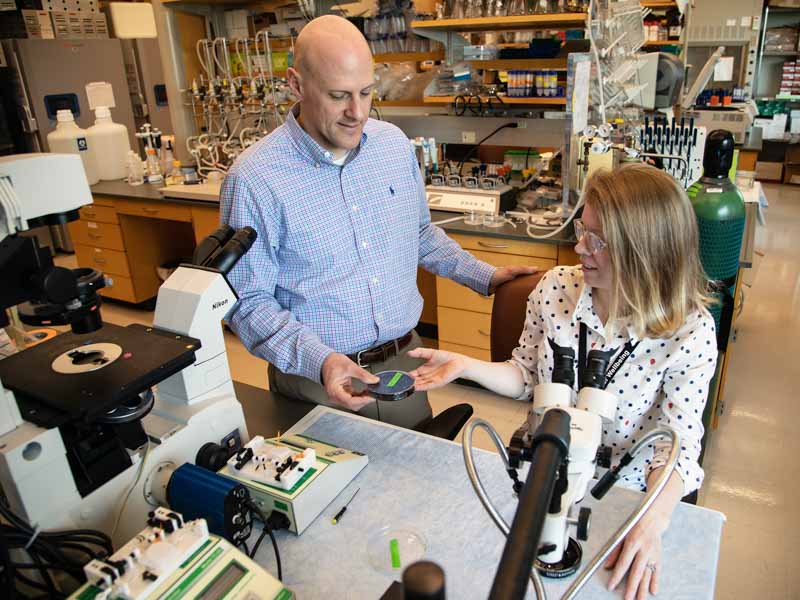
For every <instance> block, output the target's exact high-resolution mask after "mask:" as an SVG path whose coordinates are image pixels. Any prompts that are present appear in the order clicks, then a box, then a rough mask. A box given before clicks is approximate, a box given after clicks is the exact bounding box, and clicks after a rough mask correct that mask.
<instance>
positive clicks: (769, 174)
mask: <svg viewBox="0 0 800 600" xmlns="http://www.w3.org/2000/svg"><path fill="white" fill-rule="evenodd" d="M782 176H783V163H779V162H765V161H761V160H759V161H758V162H756V179H765V180H767V181H780V180H781V178H782Z"/></svg>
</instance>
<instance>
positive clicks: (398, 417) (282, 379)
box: [268, 331, 433, 429]
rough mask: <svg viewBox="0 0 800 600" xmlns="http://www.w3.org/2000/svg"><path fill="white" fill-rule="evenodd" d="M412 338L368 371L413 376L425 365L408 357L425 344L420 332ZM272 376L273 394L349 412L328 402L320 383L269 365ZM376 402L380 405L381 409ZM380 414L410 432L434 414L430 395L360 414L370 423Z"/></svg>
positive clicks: (372, 407) (359, 386) (414, 396)
mask: <svg viewBox="0 0 800 600" xmlns="http://www.w3.org/2000/svg"><path fill="white" fill-rule="evenodd" d="M412 334H413V335H412V338H411V341H410V342H409V343H408V344H407V345H406V346H405V347H404V348H401V350H400V354H398V355H397V356H393V357H392V358H390V359H389V360H386V361H383V362H379V363H373V364H371V365H369V366H367V367H366V370H367V371H370V372H371V373H380V372H381V371H405V372H409V371H413V370H414V369H416V368H417V367H418V366H419V365H421V364H422V363H423V362H424V361H422V360H420V359H418V358H411V357H410V356H408V355H407V354H406V353H407V352H408V351H409V350H412V349H414V348H419V347H420V346H422V342H421V341H420V339H419V336H418V335H417V332H416V331H414V332H412ZM268 375H269V389H270V390H272V391H273V392H277V393H279V394H282V395H283V396H287V397H289V398H294V399H298V400H305V401H307V402H314V403H316V404H324V405H325V406H331V407H333V408H338V409H339V410H347V409H345V408H344V407H342V406H339V405H337V404H334V403H333V402H332V401H331V400H330V399H329V398H328V394H327V393H326V392H325V388H324V387H323V386H322V385H320V384H319V383H317V382H316V381H312V380H311V379H307V378H305V377H301V376H299V375H287V374H286V373H282V372H281V371H279V370H278V369H276V368H275V367H274V366H272V365H269V370H268ZM353 386H354V388H355V389H356V390H360V389H363V387H364V386H363V384H361V382H360V381H354V382H353ZM376 402H378V403H379V404H380V405H379V406H377V407H376ZM379 413H380V420H381V421H383V422H385V423H392V424H393V425H399V426H400V427H406V428H408V429H413V428H414V427H415V426H416V425H418V424H419V423H421V422H422V421H426V420H428V419H430V418H431V416H432V414H433V413H432V411H431V405H430V404H429V403H428V394H427V393H426V392H415V393H414V394H412V395H411V396H409V397H408V398H405V399H403V400H398V401H397V402H389V401H385V400H380V401H373V402H370V403H369V404H367V405H366V406H364V407H363V408H362V409H361V410H359V411H358V414H359V415H362V416H364V417H369V418H370V419H378V414H379Z"/></svg>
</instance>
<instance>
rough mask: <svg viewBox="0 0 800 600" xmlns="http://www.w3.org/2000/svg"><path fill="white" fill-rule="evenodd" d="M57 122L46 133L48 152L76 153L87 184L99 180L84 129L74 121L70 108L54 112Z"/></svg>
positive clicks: (92, 183) (95, 163) (93, 156)
mask: <svg viewBox="0 0 800 600" xmlns="http://www.w3.org/2000/svg"><path fill="white" fill-rule="evenodd" d="M56 118H57V119H58V124H57V125H56V130H55V131H51V132H50V133H48V134H47V145H48V146H49V147H50V152H56V153H59V154H77V155H78V156H80V157H81V160H82V161H83V170H84V171H86V179H87V180H88V181H89V185H94V184H95V183H97V182H98V181H100V177H99V175H98V169H97V162H96V159H95V155H94V153H92V152H90V150H89V141H88V139H87V137H86V130H85V129H81V128H80V127H78V125H77V124H76V123H75V118H74V117H73V116H72V111H70V110H60V111H58V113H56Z"/></svg>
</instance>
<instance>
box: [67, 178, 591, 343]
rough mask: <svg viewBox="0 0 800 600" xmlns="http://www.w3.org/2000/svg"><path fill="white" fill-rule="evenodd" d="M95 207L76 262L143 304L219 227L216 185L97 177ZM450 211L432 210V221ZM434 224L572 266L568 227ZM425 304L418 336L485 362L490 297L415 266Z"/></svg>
mask: <svg viewBox="0 0 800 600" xmlns="http://www.w3.org/2000/svg"><path fill="white" fill-rule="evenodd" d="M92 195H93V197H94V204H93V205H90V206H85V207H83V208H82V209H81V210H80V214H81V219H80V220H79V221H76V222H74V223H71V224H70V233H71V235H72V238H73V241H74V244H75V254H76V255H77V258H78V264H79V266H81V267H90V268H93V269H97V270H99V271H102V272H103V273H104V274H105V275H106V277H107V280H108V284H107V286H106V287H105V288H104V289H103V290H101V291H100V293H101V294H102V295H103V296H106V297H108V298H114V299H116V300H123V301H126V302H131V303H135V304H138V303H141V302H146V301H148V300H151V299H152V298H154V297H155V296H156V295H157V293H158V287H159V285H161V280H160V279H159V277H158V273H157V268H158V267H159V266H160V265H162V264H164V263H165V262H168V261H171V260H175V259H180V258H188V257H190V256H191V255H192V252H193V250H194V247H195V245H196V244H197V243H198V242H199V241H200V240H201V239H203V238H204V237H205V236H207V235H208V234H210V233H211V232H212V231H214V230H215V229H216V228H217V227H218V226H219V185H218V184H201V185H179V186H170V187H167V188H159V187H158V186H153V185H148V184H145V185H139V186H130V185H128V184H127V183H125V182H124V181H103V182H100V183H98V184H96V185H93V186H92ZM453 216H454V215H453V213H447V212H441V211H434V212H432V214H431V219H432V221H433V222H436V221H441V220H449V219H450V218H452V217H453ZM441 227H442V228H443V229H444V230H445V231H446V232H447V234H448V235H449V236H450V237H452V238H453V239H454V240H456V241H457V242H458V243H459V244H460V245H461V246H462V247H463V248H464V249H465V250H467V251H469V252H471V253H472V254H474V255H475V256H476V257H478V258H480V259H481V260H484V261H486V262H487V263H489V264H492V265H495V266H498V267H501V266H506V265H534V266H537V267H539V268H541V269H545V270H546V269H550V268H552V267H554V266H555V265H557V264H558V265H562V264H570V265H572V264H577V262H578V261H577V257H576V255H575V253H574V251H573V246H574V243H575V242H574V238H573V234H572V230H571V228H568V229H566V230H565V231H564V233H563V234H562V235H558V236H554V237H552V238H549V239H546V240H536V241H534V240H532V239H531V238H530V237H528V235H527V234H526V233H525V230H524V228H523V226H522V225H517V226H516V227H513V226H511V225H509V224H506V225H504V226H503V227H498V228H488V227H484V226H477V225H467V224H466V223H464V222H463V220H458V221H453V222H448V223H444V224H442V225H441ZM417 283H418V287H419V289H420V293H421V294H422V296H423V299H424V308H423V312H422V316H421V318H420V322H421V324H422V326H421V331H422V333H423V334H424V335H437V333H435V332H436V329H435V328H436V327H437V326H438V337H439V340H440V345H441V347H442V348H446V349H449V350H454V351H459V352H463V353H465V354H468V355H470V356H474V357H477V358H482V359H488V356H489V323H490V321H491V312H492V303H493V299H492V298H486V297H484V296H481V295H479V294H477V293H475V292H473V291H472V290H469V289H467V288H465V287H463V286H460V285H458V284H456V283H454V282H452V281H451V280H449V279H444V278H440V277H435V276H434V275H431V274H430V273H428V272H427V271H424V270H421V269H420V271H419V274H418V276H417Z"/></svg>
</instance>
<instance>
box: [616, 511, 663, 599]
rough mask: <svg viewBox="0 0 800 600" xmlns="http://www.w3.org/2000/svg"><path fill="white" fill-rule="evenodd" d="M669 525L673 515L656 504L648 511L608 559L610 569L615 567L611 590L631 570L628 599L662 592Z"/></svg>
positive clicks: (641, 597) (627, 590) (626, 594)
mask: <svg viewBox="0 0 800 600" xmlns="http://www.w3.org/2000/svg"><path fill="white" fill-rule="evenodd" d="M668 526H669V515H664V514H663V513H661V512H660V511H654V510H652V508H651V510H648V511H647V512H646V513H645V514H644V516H643V517H642V520H641V521H639V522H638V523H637V524H636V526H635V527H634V528H633V529H631V531H630V533H628V535H627V536H626V537H625V539H624V540H622V541H621V542H620V543H619V545H618V546H617V547H616V548H614V551H613V552H612V553H611V555H610V556H609V557H608V559H607V560H606V562H605V565H604V566H605V568H606V569H614V571H613V572H612V573H611V579H610V580H609V582H608V589H609V590H613V589H614V588H616V587H617V585H618V584H619V583H620V582H621V581H622V578H623V577H625V573H627V574H628V582H627V584H626V586H625V595H624V598H625V600H644V599H645V598H647V596H648V592H649V593H650V594H653V595H655V594H657V593H658V579H659V575H660V572H661V536H662V535H663V534H664V532H665V531H666V530H667V527H668Z"/></svg>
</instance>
